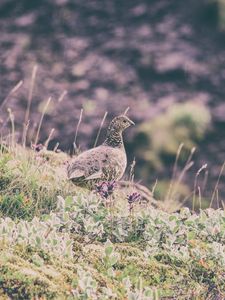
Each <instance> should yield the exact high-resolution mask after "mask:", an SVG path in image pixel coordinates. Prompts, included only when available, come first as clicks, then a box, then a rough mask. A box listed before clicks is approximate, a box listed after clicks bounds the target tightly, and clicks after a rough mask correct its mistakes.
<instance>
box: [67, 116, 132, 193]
mask: <svg viewBox="0 0 225 300" xmlns="http://www.w3.org/2000/svg"><path fill="white" fill-rule="evenodd" d="M131 124H134V123H133V122H132V121H131V120H130V119H129V118H128V117H126V116H123V115H122V116H118V117H116V118H114V119H113V120H112V122H111V123H110V126H109V128H108V131H107V136H106V139H105V141H104V143H103V144H102V145H100V146H98V147H95V148H92V149H90V150H87V151H85V152H83V153H81V154H80V155H78V156H77V157H75V158H73V159H72V160H71V162H70V163H69V165H68V168H67V172H68V178H69V179H70V180H72V182H73V183H74V184H76V185H79V186H88V187H90V188H93V186H94V185H95V184H96V183H97V182H99V181H102V180H119V179H121V178H122V176H123V174H124V172H125V169H126V166H127V156H126V152H125V148H124V144H123V137H122V132H123V131H124V130H125V129H126V128H127V127H129V126H130V125H131Z"/></svg>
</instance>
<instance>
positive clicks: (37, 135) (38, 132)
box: [34, 97, 52, 145]
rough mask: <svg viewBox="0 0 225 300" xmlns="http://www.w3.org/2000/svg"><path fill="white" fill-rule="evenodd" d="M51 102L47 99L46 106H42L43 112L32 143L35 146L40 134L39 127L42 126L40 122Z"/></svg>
mask: <svg viewBox="0 0 225 300" xmlns="http://www.w3.org/2000/svg"><path fill="white" fill-rule="evenodd" d="M51 100H52V98H51V97H49V98H48V100H47V102H46V104H45V106H44V109H43V111H42V114H41V119H40V122H39V125H38V130H37V134H36V138H35V142H34V144H35V145H36V144H37V142H38V139H39V134H40V130H41V125H42V122H43V119H44V116H45V113H46V111H47V108H48V106H49V104H50V102H51Z"/></svg>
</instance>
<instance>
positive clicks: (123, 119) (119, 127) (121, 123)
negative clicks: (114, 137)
mask: <svg viewBox="0 0 225 300" xmlns="http://www.w3.org/2000/svg"><path fill="white" fill-rule="evenodd" d="M131 125H134V122H133V121H131V120H130V119H129V118H128V117H127V116H125V115H121V116H118V117H115V118H114V119H113V120H112V122H111V123H110V125H109V131H119V132H123V131H124V130H125V129H126V128H128V127H129V126H131Z"/></svg>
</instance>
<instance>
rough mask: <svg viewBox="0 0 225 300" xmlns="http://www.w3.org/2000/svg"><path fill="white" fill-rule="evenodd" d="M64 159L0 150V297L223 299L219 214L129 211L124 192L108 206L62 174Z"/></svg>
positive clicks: (223, 233) (223, 239)
mask: <svg viewBox="0 0 225 300" xmlns="http://www.w3.org/2000/svg"><path fill="white" fill-rule="evenodd" d="M67 160H68V157H67V155H66V154H64V153H57V152H53V151H48V150H46V149H43V150H42V151H40V152H37V151H35V150H32V149H25V148H23V147H21V146H19V145H15V147H14V148H11V149H10V148H8V147H6V146H4V147H3V146H2V147H1V154H0V170H1V173H0V174H1V175H0V187H1V188H0V211H1V219H0V296H1V298H2V299H8V298H7V297H9V298H11V299H34V298H36V299H223V297H224V293H225V290H224V286H225V282H224V278H225V276H224V275H225V273H224V270H225V268H224V267H225V256H224V253H225V251H224V250H225V248H224V243H225V213H224V210H221V209H218V210H214V209H207V210H201V211H200V213H199V214H196V213H193V212H191V211H190V210H189V209H187V208H182V209H181V211H180V212H179V213H176V212H175V213H168V212H165V211H162V210H159V209H155V208H153V207H151V205H150V204H146V203H142V204H139V203H134V206H133V208H132V210H130V206H129V204H128V203H127V200H126V195H127V193H131V192H132V190H129V189H128V190H125V191H124V192H121V191H120V190H119V189H115V190H114V192H113V197H112V199H111V201H112V202H113V206H112V207H108V205H105V204H104V201H106V200H104V199H102V198H101V197H100V196H98V195H97V194H96V193H93V192H90V191H87V190H83V189H78V188H76V187H75V186H73V185H72V184H70V183H69V182H68V181H67V180H66V175H65V168H66V161H67ZM169 198H170V199H171V197H169Z"/></svg>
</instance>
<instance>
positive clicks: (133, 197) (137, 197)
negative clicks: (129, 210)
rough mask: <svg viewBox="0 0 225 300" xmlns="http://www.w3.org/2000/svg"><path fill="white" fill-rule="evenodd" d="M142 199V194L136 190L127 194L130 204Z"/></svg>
mask: <svg viewBox="0 0 225 300" xmlns="http://www.w3.org/2000/svg"><path fill="white" fill-rule="evenodd" d="M140 199H141V195H140V194H139V193H137V192H134V193H132V194H130V195H128V196H127V201H128V203H129V204H130V205H131V204H133V203H134V202H137V201H139V200H140Z"/></svg>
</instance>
